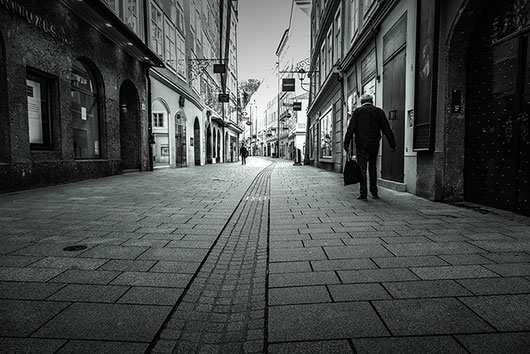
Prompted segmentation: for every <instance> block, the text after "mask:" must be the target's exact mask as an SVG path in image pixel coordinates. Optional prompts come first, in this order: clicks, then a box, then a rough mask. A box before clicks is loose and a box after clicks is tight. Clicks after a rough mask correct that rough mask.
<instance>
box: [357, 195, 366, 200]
mask: <svg viewBox="0 0 530 354" xmlns="http://www.w3.org/2000/svg"><path fill="white" fill-rule="evenodd" d="M357 199H359V200H366V199H368V198H366V196H365V195H360V196H358V197H357Z"/></svg>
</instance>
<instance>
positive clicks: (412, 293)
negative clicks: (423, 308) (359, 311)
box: [383, 280, 472, 299]
mask: <svg viewBox="0 0 530 354" xmlns="http://www.w3.org/2000/svg"><path fill="white" fill-rule="evenodd" d="M383 286H384V287H385V289H386V290H387V291H388V292H389V293H390V294H392V296H393V297H394V298H396V299H412V298H428V297H455V296H468V295H472V293H471V292H469V291H468V290H466V289H465V288H464V287H463V286H461V285H459V284H458V283H456V282H455V281H454V280H433V281H427V280H422V281H407V282H392V283H383Z"/></svg>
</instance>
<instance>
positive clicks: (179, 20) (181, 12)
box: [177, 0, 184, 32]
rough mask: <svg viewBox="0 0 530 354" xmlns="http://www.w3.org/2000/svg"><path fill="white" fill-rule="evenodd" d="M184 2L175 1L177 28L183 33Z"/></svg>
mask: <svg viewBox="0 0 530 354" xmlns="http://www.w3.org/2000/svg"><path fill="white" fill-rule="evenodd" d="M183 1H184V0H177V28H178V29H179V31H181V32H184V10H183V9H184V5H183V4H182V3H183Z"/></svg>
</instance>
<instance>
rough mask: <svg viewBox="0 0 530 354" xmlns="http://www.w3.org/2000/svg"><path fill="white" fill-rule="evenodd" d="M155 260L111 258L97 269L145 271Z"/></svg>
mask: <svg viewBox="0 0 530 354" xmlns="http://www.w3.org/2000/svg"><path fill="white" fill-rule="evenodd" d="M155 263H156V261H138V260H130V259H111V260H109V261H107V262H106V263H105V264H103V265H102V266H101V267H99V268H98V270H118V271H131V272H147V271H148V270H150V269H151V268H152V267H153V265H155Z"/></svg>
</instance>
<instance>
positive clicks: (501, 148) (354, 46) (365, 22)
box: [305, 0, 530, 215]
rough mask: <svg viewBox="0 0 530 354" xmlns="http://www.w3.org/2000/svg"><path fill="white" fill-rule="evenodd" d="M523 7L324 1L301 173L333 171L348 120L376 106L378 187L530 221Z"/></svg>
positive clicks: (319, 7)
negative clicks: (363, 106) (393, 147)
mask: <svg viewBox="0 0 530 354" xmlns="http://www.w3.org/2000/svg"><path fill="white" fill-rule="evenodd" d="M529 11H530V5H529V1H528V0H509V1H504V2H502V5H500V6H499V4H497V3H495V2H493V1H473V0H461V1H458V0H454V1H439V0H420V1H415V0H385V1H375V0H348V1H345V0H342V1H340V0H335V1H334V0H328V1H324V0H320V1H315V2H313V4H312V11H311V71H312V75H311V95H310V104H309V112H308V116H309V119H308V141H307V145H308V146H309V149H307V150H306V151H307V155H306V156H305V158H306V161H307V163H310V164H313V165H315V166H318V167H321V168H325V169H329V170H333V171H337V172H340V171H342V168H343V163H344V158H345V156H344V148H343V145H342V140H343V138H344V134H345V129H346V127H347V125H348V117H349V113H351V111H352V110H353V109H354V108H355V107H356V106H357V105H358V104H359V102H358V101H359V97H360V95H362V94H363V93H370V94H371V95H373V96H374V97H375V104H376V106H379V107H381V108H382V109H383V110H384V111H385V113H386V114H387V118H388V119H389V123H390V125H391V127H392V129H393V131H394V135H395V137H396V141H397V151H395V152H391V151H390V148H389V146H388V143H387V142H386V140H385V139H384V138H383V140H382V144H381V148H380V151H379V158H378V166H379V171H378V174H379V184H381V185H383V186H386V187H390V188H393V189H396V190H400V191H408V192H410V193H413V194H417V195H419V196H422V197H425V198H428V199H431V200H440V201H469V202H474V203H478V204H483V205H488V206H492V207H496V208H501V209H506V210H511V211H515V212H518V213H522V214H527V215H528V214H530V202H529V200H530V182H529V176H530V172H529V159H528V156H529V155H530V153H529V152H530V147H529V139H528V134H527V132H528V115H529V112H528V110H529V107H530V99H529V97H530V95H528V92H529V90H528V87H529V85H530V84H529V82H530V75H529V73H528V67H529V65H528V62H527V60H528V59H527V57H528V56H527V48H528V33H529V23H530V21H529Z"/></svg>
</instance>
